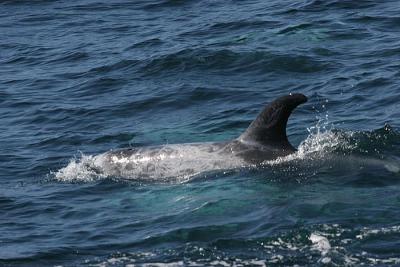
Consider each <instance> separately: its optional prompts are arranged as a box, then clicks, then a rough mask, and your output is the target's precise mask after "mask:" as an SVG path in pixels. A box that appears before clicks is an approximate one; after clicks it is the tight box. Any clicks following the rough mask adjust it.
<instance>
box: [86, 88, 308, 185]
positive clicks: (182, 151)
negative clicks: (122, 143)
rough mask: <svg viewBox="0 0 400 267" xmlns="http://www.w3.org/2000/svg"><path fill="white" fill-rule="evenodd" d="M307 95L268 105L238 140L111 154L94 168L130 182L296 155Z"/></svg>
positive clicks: (174, 145) (171, 145)
mask: <svg viewBox="0 0 400 267" xmlns="http://www.w3.org/2000/svg"><path fill="white" fill-rule="evenodd" d="M306 101H307V97H306V96H304V95H303V94H290V95H286V96H282V97H280V98H278V99H276V100H275V101H273V102H272V103H270V104H269V105H267V106H266V107H265V108H264V109H263V110H262V112H261V113H260V114H259V115H258V116H257V118H256V119H255V120H254V121H253V122H252V123H251V124H250V126H249V127H248V128H247V130H246V131H245V132H244V133H243V134H242V135H240V136H239V137H238V138H236V139H233V140H230V141H225V142H209V143H187V144H168V145H162V146H150V147H139V148H127V149H121V150H111V151H109V152H106V153H104V154H101V155H98V156H96V157H95V158H94V161H93V162H92V164H91V165H92V166H91V168H94V169H95V170H96V172H101V173H102V174H103V175H106V176H120V177H126V178H153V179H159V178H167V177H188V176H192V175H195V174H198V173H201V172H204V171H210V170H222V169H223V170H225V169H232V168H237V167H243V166H249V165H252V164H259V163H261V162H263V161H266V160H274V159H276V158H278V157H282V156H287V155H289V154H291V153H294V152H295V151H296V149H295V148H294V147H293V146H292V145H291V144H290V143H289V141H288V138H287V136H286V124H287V121H288V118H289V116H290V114H291V113H292V111H293V110H294V109H295V108H296V107H297V106H298V105H300V104H302V103H305V102H306Z"/></svg>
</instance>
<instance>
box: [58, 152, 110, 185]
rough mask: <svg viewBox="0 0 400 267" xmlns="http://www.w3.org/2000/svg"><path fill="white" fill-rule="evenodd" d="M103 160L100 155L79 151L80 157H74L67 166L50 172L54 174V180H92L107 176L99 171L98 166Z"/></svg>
mask: <svg viewBox="0 0 400 267" xmlns="http://www.w3.org/2000/svg"><path fill="white" fill-rule="evenodd" d="M103 160H104V159H103V158H102V155H99V156H91V155H84V154H83V153H81V154H80V157H74V158H73V159H71V160H70V162H69V163H68V165H67V166H65V167H64V168H61V169H59V170H58V171H56V172H52V173H51V174H52V175H54V178H55V179H56V180H58V181H61V182H71V181H84V182H93V181H95V180H99V179H103V178H107V175H106V174H105V173H104V172H102V171H99V166H101V164H102V161H103Z"/></svg>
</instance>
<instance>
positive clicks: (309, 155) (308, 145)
mask: <svg viewBox="0 0 400 267" xmlns="http://www.w3.org/2000/svg"><path fill="white" fill-rule="evenodd" d="M317 119H318V121H317V123H316V125H315V126H312V127H309V128H307V131H308V136H307V138H306V139H305V140H304V141H302V142H301V143H300V145H299V146H298V148H297V152H296V153H294V154H290V155H288V156H286V157H281V158H277V159H275V160H269V161H265V162H264V163H263V164H264V165H272V166H273V165H279V164H282V163H286V162H291V161H302V160H305V159H322V158H324V157H325V156H326V155H329V154H330V153H332V152H334V151H336V150H339V149H342V150H350V149H351V148H352V144H351V143H350V142H349V139H348V138H347V136H349V135H351V134H352V133H351V132H349V133H347V136H346V134H345V133H341V132H339V131H334V129H333V124H331V123H330V122H329V116H328V114H326V115H325V116H324V117H317Z"/></svg>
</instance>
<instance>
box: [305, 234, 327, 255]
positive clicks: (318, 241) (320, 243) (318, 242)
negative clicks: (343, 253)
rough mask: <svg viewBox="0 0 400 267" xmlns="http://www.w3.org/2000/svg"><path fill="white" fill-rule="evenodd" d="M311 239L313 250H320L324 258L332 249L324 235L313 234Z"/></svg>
mask: <svg viewBox="0 0 400 267" xmlns="http://www.w3.org/2000/svg"><path fill="white" fill-rule="evenodd" d="M309 239H310V241H311V242H312V243H313V244H314V246H313V248H314V249H316V250H319V251H320V252H321V255H322V256H325V255H326V254H327V253H328V252H329V250H330V249H331V244H330V243H329V240H328V239H327V238H326V237H324V236H322V235H317V234H314V233H312V234H311V235H310V237H309Z"/></svg>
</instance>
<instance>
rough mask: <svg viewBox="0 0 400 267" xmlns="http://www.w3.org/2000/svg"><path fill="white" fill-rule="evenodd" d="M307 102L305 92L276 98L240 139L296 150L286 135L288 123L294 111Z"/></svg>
mask: <svg viewBox="0 0 400 267" xmlns="http://www.w3.org/2000/svg"><path fill="white" fill-rule="evenodd" d="M305 102H307V97H306V96H305V95H303V94H290V95H286V96H282V97H280V98H278V99H276V100H275V101H273V102H272V103H270V104H269V105H267V106H266V107H265V108H264V109H263V111H261V113H260V114H259V115H258V116H257V118H256V119H255V120H254V121H253V122H252V123H251V124H250V126H249V128H247V130H246V131H245V132H244V133H243V134H242V135H241V136H240V137H239V140H240V141H242V142H249V143H258V144H262V145H265V146H279V147H281V148H286V149H292V150H295V148H293V146H292V145H291V144H290V143H289V140H288V138H287V136H286V125H287V121H288V119H289V116H290V114H291V113H292V111H293V110H294V109H295V108H296V107H297V106H298V105H300V104H302V103H305Z"/></svg>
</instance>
